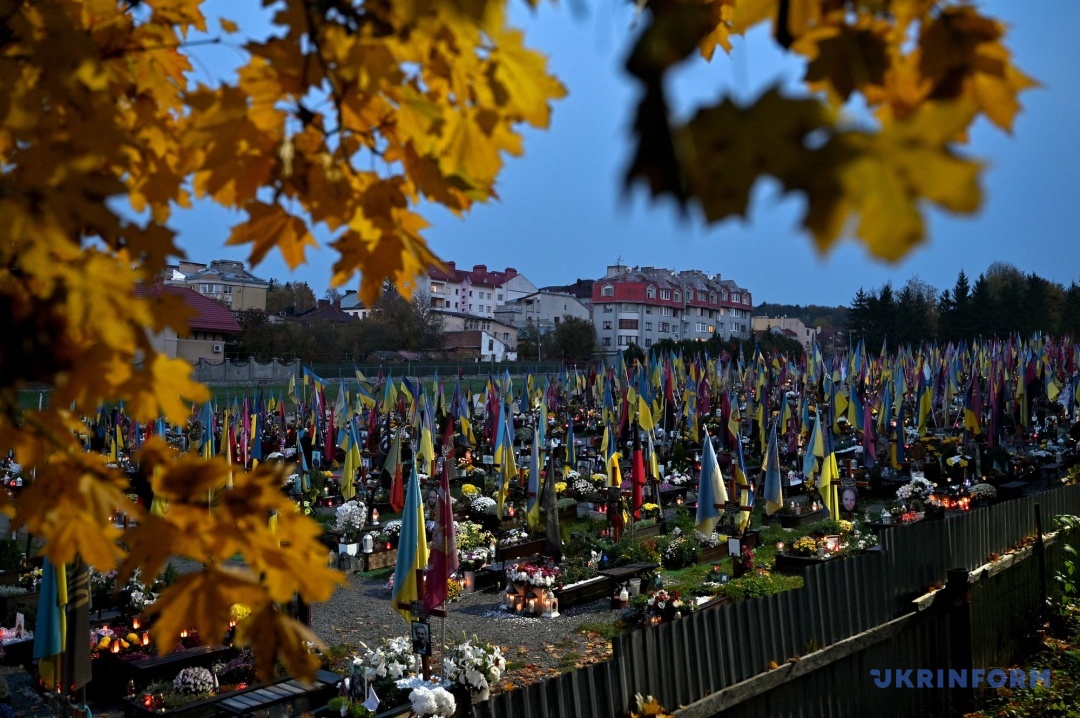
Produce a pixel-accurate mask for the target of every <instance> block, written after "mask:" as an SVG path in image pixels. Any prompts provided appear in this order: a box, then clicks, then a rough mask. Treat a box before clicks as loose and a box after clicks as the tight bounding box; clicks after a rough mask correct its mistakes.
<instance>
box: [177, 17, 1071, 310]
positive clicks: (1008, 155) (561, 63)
mask: <svg viewBox="0 0 1080 718" xmlns="http://www.w3.org/2000/svg"><path fill="white" fill-rule="evenodd" d="M255 6H256V3H255V2H254V0H249V1H248V2H245V3H240V2H237V0H212V1H211V2H210V3H209V4H208V7H209V8H210V9H211V10H215V9H219V10H224V11H225V14H226V15H227V16H228V17H231V18H233V19H236V20H238V21H240V23H241V27H242V31H243V32H252V33H255V34H258V33H260V32H262V31H264V30H265V21H264V20H262V19H261V18H260V17H259V16H257V15H253V14H238V12H239V11H240V10H241V9H242V8H243V9H246V11H247V12H249V13H250V12H252V10H251V8H253V7H255ZM979 7H980V8H982V9H984V11H986V12H987V13H989V14H990V15H992V16H994V17H997V18H999V19H1002V20H1004V21H1005V22H1006V23H1008V24H1009V26H1010V28H1009V33H1008V35H1007V45H1008V46H1009V48H1010V49H1011V50H1012V51H1013V54H1014V58H1015V60H1016V63H1017V65H1018V66H1019V67H1020V68H1021V69H1022V70H1023V71H1025V72H1026V73H1027V74H1029V75H1031V76H1032V77H1034V78H1036V79H1037V80H1038V81H1039V82H1040V83H1042V87H1039V88H1035V89H1033V90H1030V91H1028V92H1025V93H1024V94H1023V95H1022V96H1021V102H1022V104H1023V105H1024V109H1023V111H1022V113H1021V114H1020V115H1019V116H1018V119H1017V121H1016V124H1015V127H1014V130H1013V134H1012V135H1011V136H1010V135H1006V134H1004V133H1002V132H1001V131H999V130H997V129H996V128H994V127H992V126H990V125H989V123H987V122H985V121H980V122H979V124H978V125H977V126H976V127H975V130H974V132H973V133H972V141H971V143H970V145H969V146H968V148H967V149H966V152H968V154H970V155H971V156H973V157H976V158H979V159H981V160H983V161H984V162H986V164H987V166H988V167H987V170H986V172H985V174H984V180H983V188H984V206H983V209H982V210H981V211H980V212H979V214H978V215H975V216H974V217H956V216H951V215H948V214H945V213H940V212H932V213H931V214H930V222H929V239H928V241H927V242H926V243H925V244H924V245H922V246H921V247H919V248H917V249H915V250H914V251H912V252H911V253H910V254H909V255H908V257H907V258H905V259H904V260H903V261H901V262H899V263H897V264H887V263H883V262H881V261H878V260H875V259H872V258H871V257H870V256H869V254H868V253H867V251H866V250H865V249H864V248H863V247H862V246H861V245H860V244H857V243H855V242H854V241H852V240H846V241H844V242H843V243H842V244H841V245H840V246H838V247H837V248H836V249H834V250H833V251H832V252H831V253H829V254H828V255H826V256H824V257H822V256H819V255H818V253H817V251H816V249H815V248H814V246H813V243H812V241H811V239H810V238H809V236H808V235H806V234H804V233H803V232H801V231H800V229H799V219H800V217H801V213H802V202H801V200H798V199H795V198H788V199H782V198H781V197H780V196H779V193H778V190H777V187H776V186H775V185H770V184H759V185H758V187H757V189H756V192H755V199H754V203H753V210H752V212H751V214H750V216H749V219H748V220H747V221H727V222H724V223H722V224H719V225H715V226H707V225H705V223H704V221H703V220H702V219H701V218H700V217H697V216H693V215H691V216H690V217H689V218H685V217H682V216H680V214H679V213H678V211H677V210H676V209H675V207H674V206H673V205H672V204H671V203H669V202H661V203H657V204H654V203H652V202H650V201H649V200H648V199H647V198H646V197H645V196H644V191H643V190H642V191H640V192H638V193H635V195H633V196H632V197H631V198H627V197H626V196H625V195H624V193H623V191H622V177H623V173H624V170H625V167H626V164H627V162H628V159H629V153H630V151H631V143H630V136H629V124H630V122H631V120H632V114H633V110H634V104H635V98H636V95H635V92H636V90H635V87H634V85H633V83H632V82H631V80H630V78H629V77H628V76H627V75H626V74H625V72H624V71H623V70H622V63H623V60H624V58H625V56H626V53H627V49H628V47H629V46H630V44H631V43H632V40H633V36H634V34H635V27H634V15H633V11H632V5H631V4H629V3H626V2H620V1H617V0H599V1H598V2H589V3H586V2H584V0H564V1H563V3H561V4H559V5H552V4H550V3H545V4H543V6H542V7H541V8H540V9H539V11H538V12H532V11H529V10H527V9H526V8H525V7H524V3H523V2H517V3H515V5H514V8H515V11H514V17H515V18H516V23H517V24H518V25H519V26H521V27H523V28H524V29H525V31H526V36H527V37H528V38H529V44H530V45H531V46H532V47H535V48H538V49H542V50H543V51H544V52H545V53H546V54H547V55H548V57H549V62H550V66H551V68H552V69H553V70H554V72H555V74H556V75H557V76H558V77H559V78H560V79H561V80H562V81H563V83H564V84H565V85H566V86H567V87H568V89H569V92H570V94H569V96H568V97H567V98H566V99H564V100H562V101H560V102H558V103H556V104H555V106H554V115H553V120H552V124H551V127H550V128H549V129H548V130H546V131H535V132H534V131H529V132H527V133H526V140H525V155H524V157H522V158H512V157H508V158H507V163H506V167H505V169H504V171H503V174H502V175H501V176H500V178H499V183H498V188H497V189H498V193H499V196H500V200H499V201H498V202H495V203H492V204H490V205H486V206H477V207H476V208H475V209H474V210H473V211H472V212H471V213H470V214H469V215H467V216H466V217H465V218H464V219H458V218H455V217H453V216H452V215H450V214H449V213H447V212H445V211H442V210H440V209H439V208H425V210H424V213H425V215H426V216H427V218H428V220H429V221H430V222H431V223H432V225H433V226H432V227H431V228H430V229H429V230H428V231H427V233H426V236H427V238H428V241H429V242H430V244H431V246H432V248H433V249H434V251H435V252H436V253H437V254H438V255H439V256H440V257H441V258H443V259H444V260H454V261H456V262H457V263H458V266H471V265H472V264H486V265H487V266H488V267H489V268H490V269H502V268H504V267H508V266H510V267H515V268H516V269H518V271H520V272H522V273H524V274H525V275H526V276H527V277H528V278H529V279H530V280H531V281H533V282H534V283H535V284H537V285H538V286H543V285H549V284H562V283H569V282H573V281H574V280H575V279H578V278H597V277H599V276H601V275H602V274H603V273H604V270H605V268H606V266H607V265H609V264H614V263H615V262H616V260H617V259H618V258H621V261H622V263H623V264H630V265H647V266H656V267H670V268H673V269H690V268H696V269H701V270H705V271H707V272H719V273H721V274H722V275H723V277H724V278H729V279H733V280H735V281H736V282H738V283H739V284H741V285H742V286H744V287H746V288H747V289H749V290H751V292H752V293H753V296H754V303H755V304H759V303H761V302H763V301H768V302H781V303H791V304H809V303H814V304H844V305H846V304H848V303H849V302H850V300H851V298H852V296H853V295H854V294H855V292H856V290H857V289H858V288H859V287H864V288H867V289H869V288H871V287H875V288H876V287H878V286H880V285H881V284H882V283H884V282H886V281H890V280H891V281H892V282H893V283H894V284H897V285H901V284H903V283H904V282H905V281H906V280H907V279H908V278H910V277H911V276H913V275H918V276H919V277H920V278H921V279H922V280H924V281H926V282H929V283H930V284H931V285H933V286H934V287H936V288H937V289H938V290H941V289H944V288H946V287H950V286H952V284H953V282H954V281H955V279H956V274H957V272H958V271H959V270H960V269H961V268H963V269H964V270H965V271H966V272H967V273H968V275H969V276H971V277H972V278H974V277H975V276H977V275H978V274H979V273H980V272H983V271H984V270H985V269H986V268H987V266H988V265H989V264H991V263H992V262H995V261H1006V262H1011V263H1012V264H1015V265H1016V266H1017V267H1018V268H1019V269H1020V270H1022V271H1024V272H1035V273H1037V274H1040V275H1042V276H1043V277H1046V278H1049V279H1052V280H1054V281H1057V282H1060V283H1062V284H1064V285H1066V286H1067V285H1069V284H1070V283H1071V282H1072V281H1073V280H1074V279H1080V269H1078V267H1080V263H1078V260H1080V249H1078V248H1077V245H1076V240H1077V239H1078V238H1080V212H1078V210H1077V203H1078V201H1077V197H1076V195H1077V189H1078V182H1077V168H1078V167H1080V88H1078V84H1077V81H1076V78H1075V73H1076V72H1077V70H1080V43H1077V42H1076V39H1075V38H1073V37H1071V33H1072V32H1075V28H1077V27H1080V2H1076V0H1040V1H1039V2H1017V1H1016V0H1011V1H1005V0H1001V1H998V2H985V3H979ZM215 27H216V23H215ZM234 37H235V36H234ZM198 55H199V59H198V62H197V64H196V76H195V78H194V79H196V80H198V81H200V82H211V81H213V78H218V79H220V78H222V77H227V76H230V73H231V72H232V69H233V68H234V67H235V65H236V63H237V62H238V60H239V59H241V54H240V52H239V50H237V49H236V48H235V47H206V48H201V49H200V50H199V53H198ZM800 74H801V64H800V63H799V62H798V60H797V59H795V58H792V57H790V56H785V55H784V54H783V53H781V52H780V51H779V50H778V49H775V47H774V44H773V43H772V42H771V40H770V38H769V37H768V35H767V33H765V32H760V33H756V34H754V35H751V36H750V37H749V38H747V39H745V40H743V39H736V40H735V49H734V52H733V53H732V54H731V55H730V56H727V55H724V54H723V53H722V52H718V53H717V55H716V57H714V59H713V62H712V63H705V62H704V61H701V60H696V61H694V62H690V63H687V66H686V67H684V68H681V69H680V71H679V74H678V78H677V82H676V84H675V85H674V88H673V89H674V92H672V93H671V95H672V97H671V99H672V100H673V103H674V104H675V105H676V107H677V108H678V109H679V111H680V112H684V113H687V112H692V111H693V108H694V107H695V106H696V104H697V103H699V102H712V101H714V100H715V99H716V98H717V97H719V96H720V95H721V94H722V93H728V94H731V95H734V96H735V97H736V98H752V97H754V96H756V95H757V94H758V93H760V92H761V91H762V89H764V88H766V87H768V86H770V85H772V84H775V83H777V82H784V83H791V82H794V81H796V80H797V79H798V78H799V76H800ZM238 218H239V215H235V214H230V213H228V212H226V211H224V210H221V209H220V208H217V207H216V206H213V205H210V204H209V203H200V204H198V205H197V206H196V207H195V208H194V209H192V210H185V211H178V213H177V214H176V215H175V217H174V219H173V221H172V226H173V227H174V228H176V229H177V230H179V233H180V236H179V244H180V246H181V247H182V248H183V249H184V250H185V251H186V252H187V253H188V255H189V257H190V258H191V259H194V260H196V261H208V260H211V259H217V258H235V259H246V251H247V248H245V247H241V248H234V247H225V246H224V242H225V239H226V238H227V237H228V234H229V227H230V226H231V225H232V224H233V223H235V221H237V219H238ZM321 239H325V235H322V236H321ZM335 256H336V255H335V254H334V253H333V252H332V251H331V250H329V249H326V248H324V249H321V250H313V251H310V252H309V253H308V257H309V260H308V264H307V265H306V266H304V267H301V268H300V269H298V270H297V271H296V272H295V273H293V274H292V275H290V273H289V271H288V269H287V267H286V265H285V263H284V262H283V261H282V260H281V257H280V255H279V254H276V253H274V254H272V255H271V256H269V257H268V258H267V259H266V260H265V261H263V262H262V263H261V264H260V265H259V266H258V267H256V269H255V272H256V274H258V275H259V276H262V277H264V278H271V277H273V278H276V279H279V280H282V281H284V280H287V279H289V278H293V279H299V280H303V281H306V282H308V283H309V284H310V285H311V286H312V288H313V289H314V290H315V292H316V294H317V295H320V296H321V295H322V293H323V291H324V290H325V289H326V287H327V286H328V283H329V278H330V265H331V264H332V262H333V259H334V257H335ZM357 285H358V282H354V283H351V284H350V285H349V287H346V288H350V287H351V288H355V287H356V286H357Z"/></svg>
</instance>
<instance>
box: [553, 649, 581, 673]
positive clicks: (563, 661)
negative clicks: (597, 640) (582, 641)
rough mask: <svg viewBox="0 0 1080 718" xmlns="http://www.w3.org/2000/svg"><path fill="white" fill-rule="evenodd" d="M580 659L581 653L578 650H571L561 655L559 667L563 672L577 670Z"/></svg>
mask: <svg viewBox="0 0 1080 718" xmlns="http://www.w3.org/2000/svg"><path fill="white" fill-rule="evenodd" d="M580 661H581V654H580V653H579V652H577V651H570V652H569V653H564V654H563V655H561V656H559V663H558V664H557V667H558V669H559V670H560V671H562V672H563V673H567V672H568V671H573V670H576V669H577V667H578V662H580Z"/></svg>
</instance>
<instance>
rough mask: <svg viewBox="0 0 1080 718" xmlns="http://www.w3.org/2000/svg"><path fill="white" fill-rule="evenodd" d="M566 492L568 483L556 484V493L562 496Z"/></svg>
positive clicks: (559, 482)
mask: <svg viewBox="0 0 1080 718" xmlns="http://www.w3.org/2000/svg"><path fill="white" fill-rule="evenodd" d="M565 491H566V482H565V481H556V482H555V493H557V494H561V493H564V492H565Z"/></svg>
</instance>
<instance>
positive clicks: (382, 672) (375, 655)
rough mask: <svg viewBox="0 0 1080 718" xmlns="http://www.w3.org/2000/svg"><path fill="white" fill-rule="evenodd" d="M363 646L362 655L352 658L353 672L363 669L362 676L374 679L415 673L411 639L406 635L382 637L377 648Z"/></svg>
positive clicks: (396, 677)
mask: <svg viewBox="0 0 1080 718" xmlns="http://www.w3.org/2000/svg"><path fill="white" fill-rule="evenodd" d="M360 645H361V646H363V647H364V655H363V656H360V657H357V658H354V659H353V665H352V669H353V673H354V674H355V673H359V672H361V671H363V673H364V678H365V679H367V680H369V681H376V680H379V679H382V678H389V679H392V680H398V679H399V678H410V677H412V676H415V675H416V655H415V654H414V653H413V650H412V639H411V638H409V637H408V636H396V637H393V638H384V639H383V640H382V642H381V643H380V644H379V647H378V648H374V649H372V648H368V647H367V645H366V644H364V643H361V644H360Z"/></svg>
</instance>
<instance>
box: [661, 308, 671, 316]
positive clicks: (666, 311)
mask: <svg viewBox="0 0 1080 718" xmlns="http://www.w3.org/2000/svg"><path fill="white" fill-rule="evenodd" d="M660 316H662V317H670V316H671V307H660Z"/></svg>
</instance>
